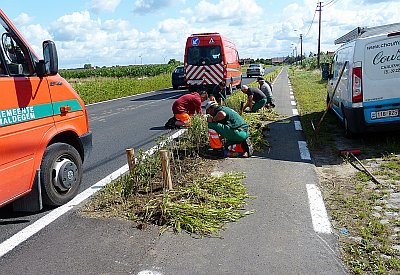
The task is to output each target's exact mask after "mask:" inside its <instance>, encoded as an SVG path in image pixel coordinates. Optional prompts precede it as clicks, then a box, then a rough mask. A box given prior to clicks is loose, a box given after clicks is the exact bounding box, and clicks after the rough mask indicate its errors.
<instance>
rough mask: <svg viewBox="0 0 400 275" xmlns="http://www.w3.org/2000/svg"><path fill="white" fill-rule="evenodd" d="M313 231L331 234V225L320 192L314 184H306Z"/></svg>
mask: <svg viewBox="0 0 400 275" xmlns="http://www.w3.org/2000/svg"><path fill="white" fill-rule="evenodd" d="M306 188H307V194H308V201H309V205H310V212H311V218H312V223H313V228H314V231H315V232H317V233H324V234H331V233H332V227H331V223H330V221H329V218H328V213H327V212H326V208H325V204H324V200H323V198H322V193H321V191H320V190H319V188H318V187H317V186H316V185H315V184H306Z"/></svg>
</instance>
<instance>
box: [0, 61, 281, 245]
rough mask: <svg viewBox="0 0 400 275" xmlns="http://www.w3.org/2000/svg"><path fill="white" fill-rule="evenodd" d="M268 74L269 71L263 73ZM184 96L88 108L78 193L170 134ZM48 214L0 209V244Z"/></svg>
mask: <svg viewBox="0 0 400 275" xmlns="http://www.w3.org/2000/svg"><path fill="white" fill-rule="evenodd" d="M272 70H274V68H269V69H268V70H267V71H266V73H268V72H269V71H272ZM252 81H255V79H254V78H244V79H243V83H242V84H248V83H250V82H252ZM186 92H187V90H183V89H181V90H173V89H171V88H169V89H165V90H160V91H154V92H149V93H145V94H140V95H135V96H129V97H125V98H121V99H116V100H111V101H107V102H101V103H98V104H91V105H88V106H87V111H88V114H89V125H90V129H91V130H92V132H93V151H92V154H91V156H90V158H89V159H88V160H87V161H85V163H84V174H83V180H82V186H81V191H83V190H85V189H87V188H88V187H90V186H92V185H93V184H95V183H96V182H98V181H100V180H101V179H103V178H105V177H106V176H108V175H109V174H111V173H112V172H114V171H116V170H117V169H119V168H120V167H122V166H123V165H125V164H126V153H125V150H126V149H127V148H134V149H135V151H136V152H137V151H138V150H139V149H142V150H144V151H146V150H148V149H149V148H151V147H153V146H154V145H155V139H156V138H157V137H159V136H161V135H170V134H171V132H172V131H170V130H166V129H165V128H164V124H165V122H166V121H167V120H168V118H170V117H171V116H172V110H171V106H172V103H173V101H174V100H175V99H177V98H178V97H179V96H181V95H183V94H184V93H186ZM51 210H53V209H52V208H45V209H43V210H42V211H41V212H39V213H35V214H32V213H15V212H13V211H12V207H11V205H8V206H6V207H3V208H0V243H2V242H3V241H5V240H7V239H8V238H9V237H11V236H13V235H14V234H16V233H17V232H19V231H20V230H22V229H24V228H26V227H27V226H29V225H31V224H32V223H33V222H35V221H37V220H38V219H40V218H41V217H43V216H44V215H46V214H48V213H49V212H50V211H51Z"/></svg>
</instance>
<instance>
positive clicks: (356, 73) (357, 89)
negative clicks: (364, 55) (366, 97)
mask: <svg viewBox="0 0 400 275" xmlns="http://www.w3.org/2000/svg"><path fill="white" fill-rule="evenodd" d="M361 69H362V68H361V67H356V68H353V97H352V101H353V103H357V102H362V99H363V95H362V70H361Z"/></svg>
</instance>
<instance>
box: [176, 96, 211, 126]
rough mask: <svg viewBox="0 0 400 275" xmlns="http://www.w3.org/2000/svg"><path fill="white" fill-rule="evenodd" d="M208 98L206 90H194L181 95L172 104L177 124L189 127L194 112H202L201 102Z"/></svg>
mask: <svg viewBox="0 0 400 275" xmlns="http://www.w3.org/2000/svg"><path fill="white" fill-rule="evenodd" d="M207 98H208V95H207V92H206V91H201V92H199V93H197V92H194V93H190V94H186V95H183V96H181V97H179V98H178V99H177V100H175V102H174V103H173V104H172V112H173V113H174V116H175V118H176V121H175V125H176V126H178V127H188V126H190V124H191V117H192V116H193V115H194V114H202V113H203V112H202V110H201V102H203V101H205V100H206V99H207Z"/></svg>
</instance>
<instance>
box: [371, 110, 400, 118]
mask: <svg viewBox="0 0 400 275" xmlns="http://www.w3.org/2000/svg"><path fill="white" fill-rule="evenodd" d="M396 116H399V109H393V110H385V111H377V112H371V119H379V118H386V117H396Z"/></svg>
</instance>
